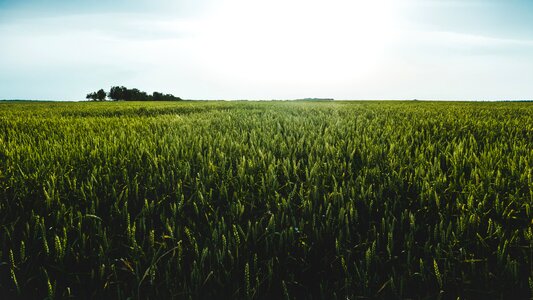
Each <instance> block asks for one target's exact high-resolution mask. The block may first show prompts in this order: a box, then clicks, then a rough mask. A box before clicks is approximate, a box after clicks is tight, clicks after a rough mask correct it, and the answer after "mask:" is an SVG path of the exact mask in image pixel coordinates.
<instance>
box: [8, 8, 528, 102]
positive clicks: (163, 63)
mask: <svg viewBox="0 0 533 300" xmlns="http://www.w3.org/2000/svg"><path fill="white" fill-rule="evenodd" d="M113 85H125V86H127V87H136V88H139V89H141V90H145V91H147V92H150V93H151V92H152V91H161V92H167V93H173V94H174V95H176V96H180V97H182V98H186V99H294V98H305V97H328V98H335V99H413V98H417V99H465V100H497V99H533V1H531V0H505V1H503V0H498V1H496V0H479V1H473V0H449V1H446V0H372V1H370V0H265V1H258V0H218V1H215V0H178V1H173V0H139V1H133V0H119V1H107V0H69V1H59V0H48V1H45V0H25V1H21V0H0V99H57V100H81V99H84V98H85V95H86V94H87V93H89V92H92V91H94V90H97V89H99V88H104V89H106V90H109V88H110V87H111V86H113Z"/></svg>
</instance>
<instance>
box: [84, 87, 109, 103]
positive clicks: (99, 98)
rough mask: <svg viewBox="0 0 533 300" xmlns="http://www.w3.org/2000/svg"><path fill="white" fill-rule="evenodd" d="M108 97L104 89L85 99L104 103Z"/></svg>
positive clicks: (88, 95)
mask: <svg viewBox="0 0 533 300" xmlns="http://www.w3.org/2000/svg"><path fill="white" fill-rule="evenodd" d="M106 96H107V93H106V92H105V91H104V90H103V89H100V90H99V91H98V92H93V93H89V94H87V96H86V97H85V98H87V99H90V100H92V101H104V100H105V97H106Z"/></svg>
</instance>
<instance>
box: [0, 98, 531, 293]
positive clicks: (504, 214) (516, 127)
mask: <svg viewBox="0 0 533 300" xmlns="http://www.w3.org/2000/svg"><path fill="white" fill-rule="evenodd" d="M532 168H533V105H532V104H531V103H466V102H459V103H458V102H442V103H439V102H337V101H331V102H254V103H252V102H250V103H248V102H235V103H233V102H186V101H184V102H164V103H144V102H142V103H137V102H128V103H125V102H113V103H20V102H19V103H7V102H6V103H0V292H1V294H2V295H5V296H7V297H8V298H44V297H48V298H50V299H52V298H69V297H73V298H79V297H92V298H94V297H104V298H118V299H126V298H131V297H133V298H142V299H155V298H161V297H163V298H185V299H187V298H192V299H197V298H219V299H220V298H232V299H233V298H243V299H272V298H274V299H280V298H285V299H341V298H342V299H346V298H350V299H354V298H358V297H363V298H364V297H367V298H372V297H374V298H426V299H433V298H436V297H444V298H456V297H461V298H481V297H488V298H511V297H515V298H522V299H527V298H529V297H531V295H532V291H533V286H532V282H533V275H531V274H533V267H532V264H533V259H532V253H533V229H532V228H533V223H532V219H533V218H532V212H531V206H532V203H533V171H532Z"/></svg>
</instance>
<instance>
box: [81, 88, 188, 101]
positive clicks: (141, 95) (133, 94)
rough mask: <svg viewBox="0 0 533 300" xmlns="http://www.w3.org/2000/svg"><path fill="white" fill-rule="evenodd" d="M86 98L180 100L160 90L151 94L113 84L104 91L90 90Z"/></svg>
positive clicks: (101, 99)
mask: <svg viewBox="0 0 533 300" xmlns="http://www.w3.org/2000/svg"><path fill="white" fill-rule="evenodd" d="M85 98H86V99H88V100H92V101H105V100H106V98H109V99H110V100H113V101H119V100H123V101H176V100H182V99H181V98H180V97H176V96H174V95H172V94H163V93H160V92H153V93H152V94H151V95H150V94H147V93H146V92H144V91H141V90H139V89H135V88H133V89H128V88H127V87H124V86H113V87H111V89H110V90H109V92H107V93H106V91H104V90H103V89H100V90H98V91H97V92H92V93H89V94H87V96H86V97H85Z"/></svg>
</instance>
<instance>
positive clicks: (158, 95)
mask: <svg viewBox="0 0 533 300" xmlns="http://www.w3.org/2000/svg"><path fill="white" fill-rule="evenodd" d="M152 100H154V101H161V100H163V93H160V92H154V93H153V94H152Z"/></svg>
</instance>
